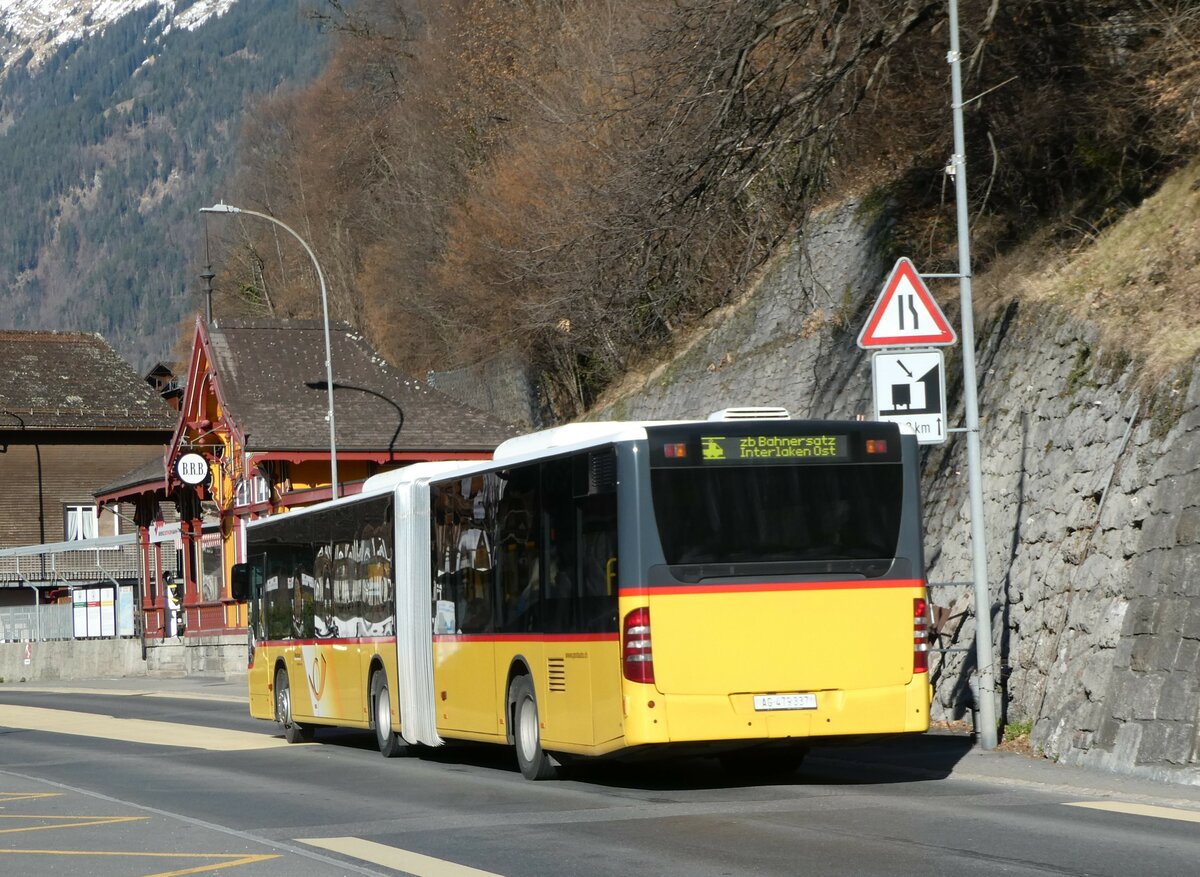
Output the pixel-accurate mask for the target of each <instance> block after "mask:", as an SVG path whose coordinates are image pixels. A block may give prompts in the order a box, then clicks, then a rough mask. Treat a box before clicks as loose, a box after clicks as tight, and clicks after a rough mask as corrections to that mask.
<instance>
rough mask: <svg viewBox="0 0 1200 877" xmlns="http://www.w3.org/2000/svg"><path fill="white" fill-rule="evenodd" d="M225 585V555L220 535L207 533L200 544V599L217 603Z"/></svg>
mask: <svg viewBox="0 0 1200 877" xmlns="http://www.w3.org/2000/svg"><path fill="white" fill-rule="evenodd" d="M224 583H225V555H224V550H223V549H222V545H221V536H220V534H218V533H205V534H204V536H203V538H202V539H201V542H200V599H201V600H202V601H204V602H205V603H215V602H216V601H218V600H220V599H221V595H222V593H223V592H224Z"/></svg>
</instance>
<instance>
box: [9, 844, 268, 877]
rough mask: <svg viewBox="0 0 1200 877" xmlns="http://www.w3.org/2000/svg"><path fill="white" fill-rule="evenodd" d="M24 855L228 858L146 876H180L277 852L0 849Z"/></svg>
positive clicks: (259, 859)
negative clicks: (255, 853)
mask: <svg viewBox="0 0 1200 877" xmlns="http://www.w3.org/2000/svg"><path fill="white" fill-rule="evenodd" d="M13 854H16V855H24V856H123V857H128V858H156V859H229V861H227V862H210V863H209V864H207V865H197V866H195V867H193V868H183V869H181V870H177V871H157V872H155V873H154V874H147V875H146V877H181V875H183V874H200V873H202V872H204V871H220V870H221V869H223V868H237V867H240V866H241V865H254V864H257V863H258V862H266V861H268V860H270V859H278V858H279V855H278V854H277V853H271V854H262V855H243V854H242V853H143V852H122V851H119V850H0V855H13Z"/></svg>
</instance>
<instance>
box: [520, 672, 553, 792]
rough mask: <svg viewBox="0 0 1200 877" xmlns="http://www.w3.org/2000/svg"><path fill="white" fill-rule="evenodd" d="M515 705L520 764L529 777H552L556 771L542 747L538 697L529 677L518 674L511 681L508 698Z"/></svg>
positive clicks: (535, 778)
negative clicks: (534, 692)
mask: <svg viewBox="0 0 1200 877" xmlns="http://www.w3.org/2000/svg"><path fill="white" fill-rule="evenodd" d="M508 702H509V703H510V704H512V727H513V742H514V743H515V744H516V749H517V765H518V766H519V767H520V768H521V774H522V775H523V776H524V777H525V779H527V780H548V779H553V778H554V776H555V774H556V772H557V771H556V770H555V767H554V762H553V761H551V760H550V756H549V755H548V754H547V753H546V750H544V749H542V733H541V723H540V721H539V719H538V706H537V698H536V697H534V694H533V682H532V680H530V678H529V677H528V676H518V677H517V678H516V679H514V680H513V682H512V688H511V689H510V694H509V697H508Z"/></svg>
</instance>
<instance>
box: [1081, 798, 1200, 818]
mask: <svg viewBox="0 0 1200 877" xmlns="http://www.w3.org/2000/svg"><path fill="white" fill-rule="evenodd" d="M1064 803H1065V804H1066V806H1068V807H1086V808H1087V809H1089V810H1107V811H1108V812H1110V813H1127V814H1129V815H1131V816H1152V817H1154V818H1155V819H1176V820H1178V821H1180V822H1200V811H1197V810H1177V809H1176V808H1174V807H1155V806H1154V805H1152V804H1126V803H1125V802H1123V801H1066V802H1064Z"/></svg>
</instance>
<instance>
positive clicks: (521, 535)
mask: <svg viewBox="0 0 1200 877" xmlns="http://www.w3.org/2000/svg"><path fill="white" fill-rule="evenodd" d="M502 475H503V478H504V480H505V481H506V484H505V486H504V491H503V495H502V496H501V497H500V501H499V503H498V505H497V514H496V539H495V550H496V553H497V559H496V590H497V601H498V603H499V609H500V612H499V614H500V623H499V627H498V630H499V631H500V632H502V633H522V632H526V631H531V630H534V629H535V628H536V625H537V623H538V612H539V603H540V602H541V580H542V575H541V560H540V556H539V555H540V542H539V535H540V533H539V530H540V528H539V527H538V521H539V520H540V518H541V510H540V509H539V507H538V488H539V484H538V466H537V465H536V464H535V465H532V466H520V467H517V468H514V469H510V470H508V471H506V472H505V473H502Z"/></svg>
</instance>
